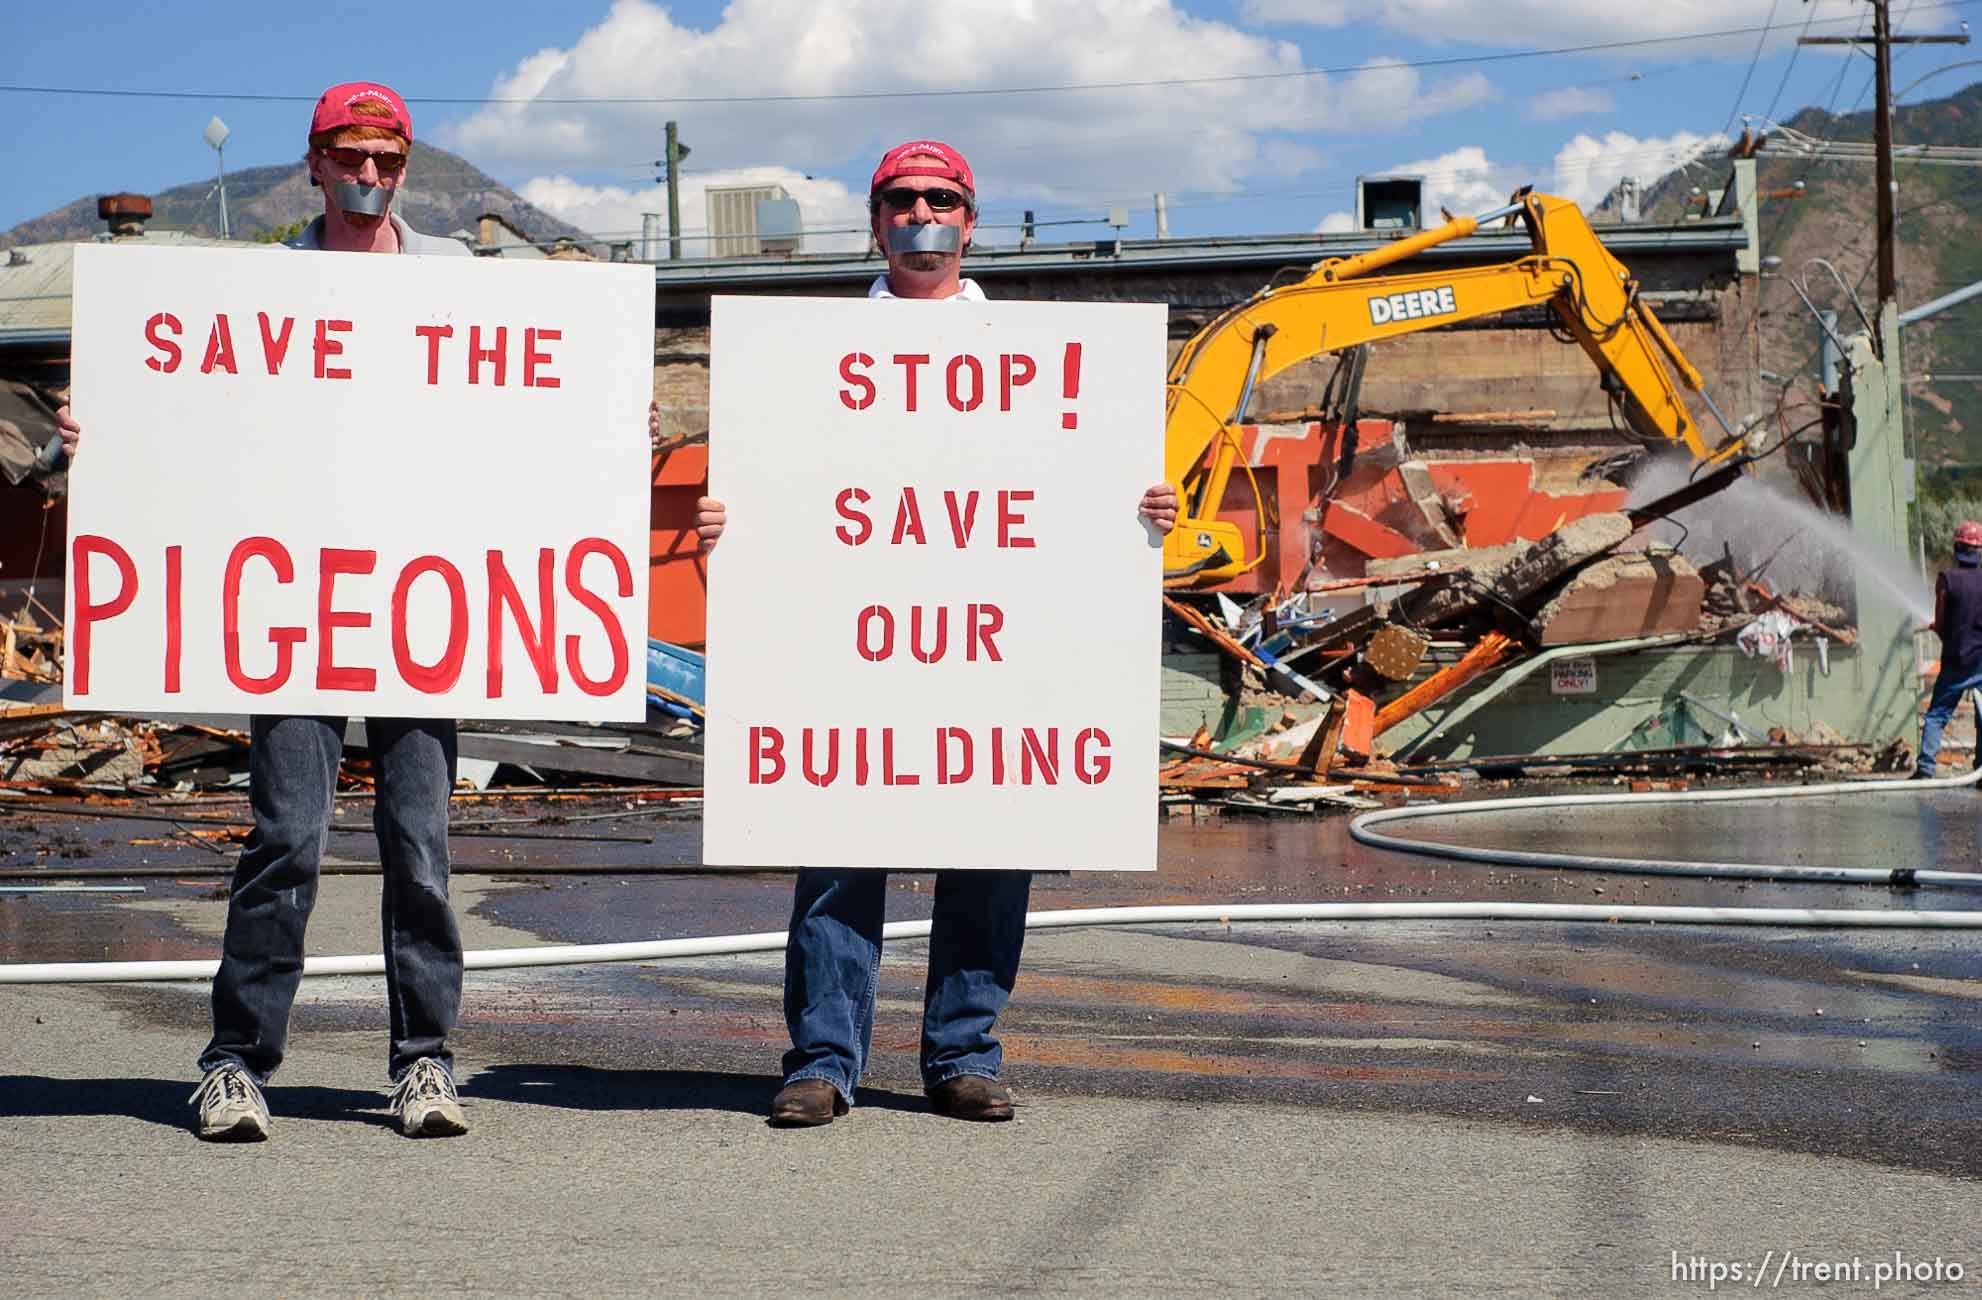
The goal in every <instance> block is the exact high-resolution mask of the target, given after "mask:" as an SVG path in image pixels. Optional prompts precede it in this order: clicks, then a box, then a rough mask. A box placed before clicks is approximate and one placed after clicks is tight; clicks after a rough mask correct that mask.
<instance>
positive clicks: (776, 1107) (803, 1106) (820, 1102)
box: [771, 1079, 846, 1128]
mask: <svg viewBox="0 0 1982 1300" xmlns="http://www.w3.org/2000/svg"><path fill="white" fill-rule="evenodd" d="M844 1114H846V1098H844V1097H842V1096H840V1090H839V1089H838V1088H835V1087H834V1086H833V1085H832V1084H830V1083H827V1082H826V1081H825V1080H824V1079H799V1080H797V1081H796V1082H793V1083H788V1084H786V1085H785V1086H784V1087H782V1088H780V1089H778V1095H777V1096H775V1097H773V1098H771V1126H772V1127H773V1128H813V1127H816V1126H817V1125H820V1124H830V1123H832V1122H833V1120H834V1118H835V1117H836V1116H840V1115H844Z"/></svg>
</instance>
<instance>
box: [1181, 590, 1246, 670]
mask: <svg viewBox="0 0 1982 1300" xmlns="http://www.w3.org/2000/svg"><path fill="white" fill-rule="evenodd" d="M1163 605H1164V607H1165V608H1166V609H1168V610H1169V611H1170V612H1171V613H1172V614H1175V615H1176V616H1177V617H1178V618H1181V619H1182V620H1184V622H1186V623H1188V624H1190V625H1191V626H1192V627H1194V628H1196V629H1197V630H1198V631H1199V632H1202V633H1203V634H1204V635H1205V637H1206V638H1208V639H1209V640H1210V642H1211V644H1213V645H1215V646H1217V647H1218V648H1219V649H1220V650H1223V651H1224V652H1225V653H1226V654H1228V655H1230V656H1232V657H1233V658H1234V659H1237V660H1238V661H1239V662H1240V663H1242V664H1250V665H1251V666H1252V667H1254V668H1261V669H1264V668H1265V667H1266V664H1265V663H1263V662H1262V661H1261V660H1260V657H1259V656H1258V655H1256V654H1254V653H1253V652H1252V651H1250V650H1248V649H1246V648H1245V647H1244V646H1242V645H1240V644H1239V643H1238V641H1237V640H1235V639H1234V638H1233V637H1232V634H1231V633H1229V632H1227V631H1225V630H1224V629H1223V628H1221V627H1219V626H1218V625H1217V624H1216V623H1213V622H1212V621H1211V619H1210V617H1209V616H1208V615H1206V614H1205V613H1204V612H1203V611H1202V610H1196V609H1192V608H1191V607H1190V606H1189V605H1186V604H1185V603H1184V602H1183V601H1181V600H1178V599H1177V598H1176V597H1174V596H1170V595H1167V594H1166V595H1165V596H1164V597H1163Z"/></svg>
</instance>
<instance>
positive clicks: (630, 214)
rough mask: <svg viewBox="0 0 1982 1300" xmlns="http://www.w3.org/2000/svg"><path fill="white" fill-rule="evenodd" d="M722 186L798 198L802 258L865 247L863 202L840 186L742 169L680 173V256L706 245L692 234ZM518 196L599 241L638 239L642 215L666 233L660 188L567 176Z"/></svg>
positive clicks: (698, 231) (532, 185)
mask: <svg viewBox="0 0 1982 1300" xmlns="http://www.w3.org/2000/svg"><path fill="white" fill-rule="evenodd" d="M722 185H782V186H784V188H785V192H786V193H787V194H790V195H791V196H792V197H793V198H794V199H797V200H798V208H799V212H800V213H801V214H802V215H803V217H804V220H805V229H806V230H807V231H808V232H809V233H808V234H807V235H806V236H805V251H806V252H808V253H828V252H858V251H859V250H861V249H863V248H865V247H867V235H866V233H865V232H866V228H867V204H866V201H865V200H864V199H863V198H862V197H861V196H860V195H857V194H854V193H852V192H850V191H849V190H848V189H847V187H846V186H844V185H842V184H840V183H839V182H838V181H834V180H813V179H810V178H808V177H806V176H805V175H804V174H803V173H801V172H795V171H792V170H791V169H790V168H787V167H744V168H737V169H735V170H731V171H723V172H707V173H698V174H694V175H690V174H688V172H687V170H686V168H684V169H683V175H682V178H681V186H680V202H681V226H682V234H683V237H684V238H683V244H682V252H683V253H685V254H686V255H688V256H690V257H700V256H702V255H703V254H704V253H705V251H706V250H707V248H708V244H707V243H706V241H704V240H703V239H701V238H699V237H698V236H701V235H703V234H704V233H706V231H707V229H708V222H707V218H706V213H707V211H708V208H707V201H706V199H707V195H706V191H707V190H708V188H709V187H710V186H722ZM517 193H518V194H520V195H522V196H523V198H525V199H526V200H528V201H529V202H531V203H534V204H536V205H537V206H538V207H540V208H542V209H543V210H544V211H546V212H548V213H550V214H551V215H552V216H554V217H557V218H558V219H560V220H562V221H568V222H570V223H571V224H572V225H574V226H577V227H578V228H579V229H580V230H583V231H585V232H586V233H587V234H590V235H596V236H598V237H599V238H601V239H633V238H638V237H639V234H640V230H641V224H640V216H641V214H642V213H644V212H655V213H659V214H661V217H662V222H661V234H662V237H663V238H665V237H666V234H667V221H666V217H667V210H668V193H667V187H666V186H664V185H648V186H641V187H638V188H630V187H627V186H620V185H582V184H580V183H578V182H577V181H574V180H571V179H570V178H568V177H565V176H544V177H538V178H537V179H535V180H531V181H526V182H524V183H523V184H522V185H521V186H519V187H518V189H517Z"/></svg>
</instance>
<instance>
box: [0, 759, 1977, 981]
mask: <svg viewBox="0 0 1982 1300" xmlns="http://www.w3.org/2000/svg"><path fill="white" fill-rule="evenodd" d="M1978 780H1982V771H1977V772H1971V773H1969V774H1967V775H1965V776H1960V777H1950V778H1947V779H1944V780H1934V781H1901V780H1894V781H1846V782H1835V783H1831V784H1828V785H1804V786H1760V787H1756V788H1754V789H1748V790H1695V791H1686V792H1683V793H1674V794H1663V793H1660V794H1597V795H1541V796H1536V797H1531V798H1522V799H1487V800H1480V801H1477V802H1473V803H1460V804H1439V805H1435V806H1423V807H1405V808H1391V809H1386V810H1383V811H1380V812H1370V813H1364V814H1363V815H1362V816H1360V817H1358V818H1356V819H1355V820H1354V821H1352V822H1350V823H1349V833H1350V835H1351V836H1352V837H1354V838H1355V840H1356V841H1357V842H1358V843H1361V844H1366V845H1369V846H1371V847H1373V848H1382V849H1390V850H1393V851H1396V852H1402V853H1415V854H1423V855H1429V856H1433V857H1442V858H1450V859H1453V860H1455V861H1461V862H1482V863H1491V864H1495V865H1501V866H1520V867H1544V868H1549V869H1554V870H1580V871H1605V872H1615V873H1619V874H1650V875H1664V876H1704V877H1711V878H1715V879H1734V880H1801V881H1821V882H1826V883H1832V884H1839V883H1843V884H1884V885H1898V886H1905V885H1911V884H1922V885H1926V884H1932V885H1962V886H1967V885H1982V873H1976V872H1963V871H1929V870H1919V869H1900V870H1885V869H1879V868H1870V867H1797V866H1770V865H1765V864H1756V863H1739V862H1733V863H1729V862H1695V863H1689V862H1674V861H1664V860H1660V859H1656V858H1595V857H1580V856H1572V855H1569V854H1561V853H1539V852H1527V851H1522V850H1513V849H1476V848H1467V847H1464V846H1460V845H1450V844H1434V843H1430V842H1428V841H1424V840H1411V839H1405V838H1403V837H1401V836H1394V835H1386V834H1384V833H1382V832H1380V831H1377V830H1374V829H1372V828H1373V827H1376V826H1379V825H1383V824H1385V823H1388V822H1401V821H1412V820H1420V819H1424V818H1430V817H1465V816H1484V815H1490V814H1493V813H1503V812H1516V811H1527V810H1532V809H1537V808H1588V807H1603V806H1617V805H1629V806H1633V807H1642V806H1646V805H1650V804H1665V803H1735V802H1742V801H1754V800H1764V799H1799V798H1816V797H1822V796H1833V795H1860V794H1862V795H1888V796H1895V795H1907V794H1926V793H1929V792H1931V791H1935V790H1947V789H1957V788H1962V787H1966V786H1971V785H1974V784H1975V783H1976V782H1977V781H1978ZM1243 921H1596V922H1623V923H1637V924H1657V925H1763V926H1797V927H1830V928H1864V929H1890V930H1978V929H1982V910H1977V911H1972V912H1922V911H1907V910H1903V909H1898V908H1890V909H1858V910H1854V909H1836V908H1801V907H1663V906H1652V905H1644V904H1591V903H1506V902H1497V903H1488V902H1446V903H1248V904H1229V905H1227V904H1208V905H1197V904H1191V905H1182V906H1164V907H1090V908H1075V909H1071V910H1067V911H1058V912H1030V913H1027V914H1026V918H1025V924H1026V928H1027V929H1028V930H1051V929H1067V928H1071V927H1075V926H1097V925H1230V924H1233V923H1237V922H1243ZM881 933H882V937H883V938H886V939H920V938H926V937H927V936H928V934H929V922H927V921H897V922H894V923H892V924H890V925H887V926H885V927H883V929H882V932H881ZM784 946H785V932H784V931H782V930H779V931H767V932H764V933H760V934H729V935H709V936H703V937H700V938H693V939H656V940H650V941H643V942H638V943H581V944H562V945H557V946H554V947H543V948H493V949H486V950H482V951H477V952H470V953H467V954H466V966H467V968H468V969H469V970H516V969H520V968H524V967H530V966H587V965H594V964H600V963H607V962H653V961H667V960H671V959H675V958H683V957H729V956H738V955H741V954H744V953H755V952H781V951H783V949H784ZM219 966H220V963H219V962H218V961H91V962H42V963H13V964H0V984H103V983H122V982H131V981H155V980H205V979H212V978H213V976H214V972H215V971H217V970H218V969H219ZM384 971H385V957H384V955H383V954H380V953H372V954H369V955H365V956H347V957H311V958H308V959H307V960H305V961H304V963H303V974H305V975H380V974H383V973H384Z"/></svg>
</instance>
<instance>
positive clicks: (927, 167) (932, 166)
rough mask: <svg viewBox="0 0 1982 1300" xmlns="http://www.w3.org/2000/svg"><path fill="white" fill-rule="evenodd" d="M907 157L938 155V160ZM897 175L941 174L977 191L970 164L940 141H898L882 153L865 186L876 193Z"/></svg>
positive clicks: (931, 156) (975, 179)
mask: <svg viewBox="0 0 1982 1300" xmlns="http://www.w3.org/2000/svg"><path fill="white" fill-rule="evenodd" d="M910 158H923V159H928V158H937V159H941V162H940V163H930V162H916V163H910V162H909V161H907V160H908V159H910ZM898 176H941V177H942V178H943V179H944V180H948V181H955V182H956V183H957V184H959V185H961V186H963V187H964V188H965V189H967V190H969V191H970V192H971V193H972V194H973V195H974V194H976V193H977V178H976V177H974V176H972V175H971V173H970V164H969V163H967V162H965V161H964V157H963V155H962V154H960V153H958V152H957V151H956V150H955V149H952V148H950V146H948V145H946V144H944V143H943V142H942V141H940V140H910V141H909V142H908V143H907V144H898V145H896V146H895V147H894V148H892V149H890V150H888V152H886V153H884V154H882V155H881V165H880V166H879V167H876V168H875V169H874V179H873V181H872V182H871V183H870V184H869V185H868V187H867V192H868V193H869V194H878V193H879V192H880V191H881V188H882V187H883V186H885V185H886V184H887V183H888V182H889V181H891V180H894V179H895V178H896V177H898Z"/></svg>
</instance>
